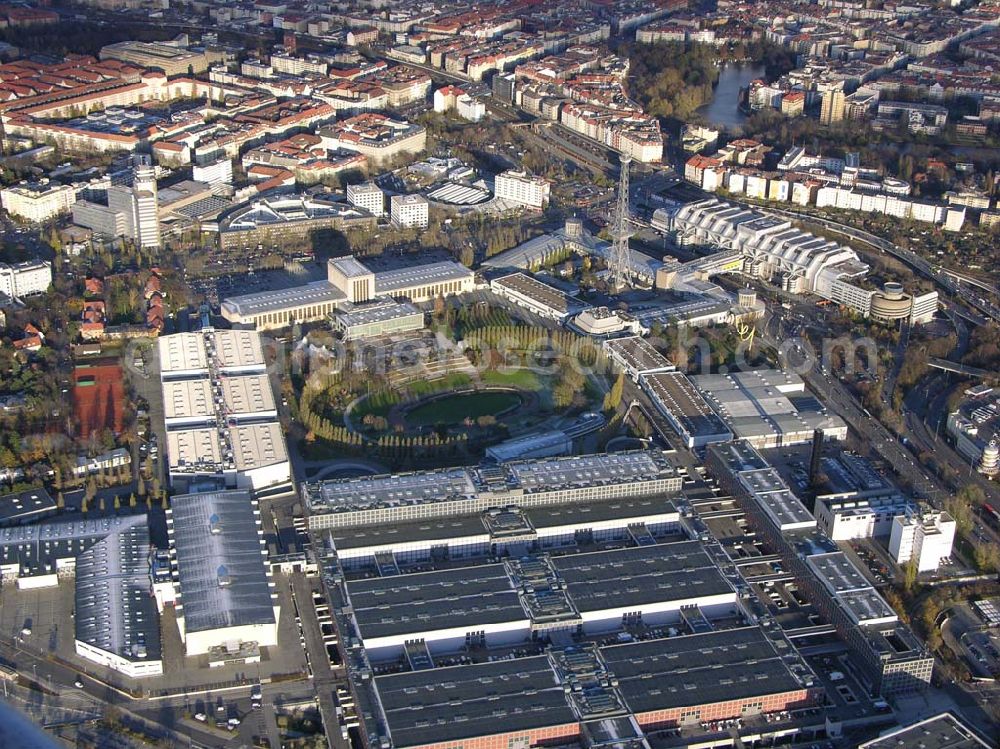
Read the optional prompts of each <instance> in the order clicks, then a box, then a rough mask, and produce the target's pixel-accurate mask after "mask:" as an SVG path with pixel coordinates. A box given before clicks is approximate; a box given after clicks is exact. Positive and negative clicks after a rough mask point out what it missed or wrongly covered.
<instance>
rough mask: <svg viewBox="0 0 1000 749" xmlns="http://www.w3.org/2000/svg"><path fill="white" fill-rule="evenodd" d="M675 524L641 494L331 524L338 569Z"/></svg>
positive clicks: (657, 532)
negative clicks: (413, 518)
mask: <svg viewBox="0 0 1000 749" xmlns="http://www.w3.org/2000/svg"><path fill="white" fill-rule="evenodd" d="M679 529H680V515H679V513H678V512H677V508H676V507H674V505H673V504H672V503H671V502H670V501H669V500H667V499H663V498H660V497H641V498H637V499H621V500H615V501H609V502H591V503H587V504H571V505H557V506H554V507H533V508H531V509H521V508H519V507H513V506H509V507H498V508H494V509H491V510H487V511H485V512H483V513H480V514H470V515H460V516H455V517H445V518H437V519H430V520H422V521H415V522H405V523H389V524H380V525H371V526H363V527H352V528H337V529H334V530H333V531H331V533H330V535H329V540H330V541H332V543H333V547H334V549H335V550H336V553H337V558H338V559H339V560H340V563H341V565H342V566H343V567H344V568H345V569H349V570H354V569H371V568H374V567H377V566H381V565H385V564H389V566H390V567H400V566H403V565H412V564H422V563H426V562H430V561H431V560H432V559H434V558H437V559H441V558H444V557H447V558H448V559H452V560H457V559H477V558H483V557H487V556H492V557H499V556H504V555H506V554H509V553H512V550H513V551H528V552H531V553H541V552H544V551H551V550H559V549H572V548H576V547H578V546H580V545H585V544H592V543H602V542H611V541H623V542H627V541H630V540H635V539H638V538H643V539H646V540H648V541H649V542H652V541H653V540H654V539H662V538H664V537H665V536H669V535H673V534H676V533H677V532H678V531H679Z"/></svg>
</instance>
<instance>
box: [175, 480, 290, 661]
mask: <svg viewBox="0 0 1000 749" xmlns="http://www.w3.org/2000/svg"><path fill="white" fill-rule="evenodd" d="M167 534H168V538H169V543H170V557H171V568H172V569H173V571H174V572H173V587H174V595H173V605H174V610H175V614H176V618H177V626H178V628H179V630H180V634H181V640H182V641H183V642H184V650H185V652H186V653H187V654H188V655H200V654H205V653H209V654H212V653H213V652H219V651H224V652H231V651H234V650H238V649H241V648H244V646H249V647H250V648H251V650H253V649H256V650H257V653H258V655H257V656H256V657H258V658H259V648H261V647H273V646H276V645H277V644H278V618H279V614H280V607H279V605H278V599H277V594H276V593H275V591H274V583H273V582H272V580H271V572H270V568H269V567H268V566H267V564H266V561H267V560H266V557H267V547H266V544H265V541H264V531H263V527H262V526H261V521H260V508H259V506H258V504H257V501H256V500H255V499H253V498H252V496H251V495H250V492H248V491H242V490H236V491H219V492H207V493H200V494H184V495H179V496H175V497H173V498H171V500H170V509H169V510H167ZM166 602H169V599H168V600H167V601H166Z"/></svg>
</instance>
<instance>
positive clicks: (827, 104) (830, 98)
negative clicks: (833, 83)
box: [819, 88, 847, 125]
mask: <svg viewBox="0 0 1000 749" xmlns="http://www.w3.org/2000/svg"><path fill="white" fill-rule="evenodd" d="M846 111H847V98H846V96H845V95H844V91H843V89H839V88H834V89H830V90H829V91H827V92H825V93H824V94H823V98H822V100H821V101H820V110H819V122H820V124H821V125H833V124H834V123H837V122H840V121H842V120H843V119H844V113H845V112H846Z"/></svg>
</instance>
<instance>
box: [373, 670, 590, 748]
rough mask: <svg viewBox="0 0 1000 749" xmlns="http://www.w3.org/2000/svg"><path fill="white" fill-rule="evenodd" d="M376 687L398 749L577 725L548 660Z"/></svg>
mask: <svg viewBox="0 0 1000 749" xmlns="http://www.w3.org/2000/svg"><path fill="white" fill-rule="evenodd" d="M375 686H376V688H377V689H378V693H379V696H380V699H381V703H382V707H383V709H384V710H385V715H386V719H387V721H388V727H389V734H390V736H391V738H392V744H393V746H394V747H396V749H406V748H407V747H415V746H422V745H424V744H434V743H438V742H444V741H462V740H463V739H470V738H474V737H477V736H488V735H491V734H494V733H497V731H498V730H503V731H505V732H506V731H528V730H530V729H532V728H541V727H545V726H558V725H563V724H575V723H576V722H577V718H576V716H575V715H574V714H573V711H572V710H570V707H569V704H568V703H567V701H566V698H565V697H564V695H563V689H562V686H561V685H560V684H558V682H557V681H556V676H555V673H554V672H553V671H552V668H551V666H550V665H549V660H548V658H546V657H545V656H535V657H531V658H518V659H516V660H512V661H498V662H494V663H482V664H476V665H469V666H455V667H451V668H438V669H432V670H430V671H411V672H408V673H402V674H392V675H389V676H378V677H376V678H375ZM501 726H502V729H501Z"/></svg>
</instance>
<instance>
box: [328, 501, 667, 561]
mask: <svg viewBox="0 0 1000 749" xmlns="http://www.w3.org/2000/svg"><path fill="white" fill-rule="evenodd" d="M521 512H522V513H523V514H524V515H525V516H526V517H527V518H528V519H529V521H530V522H531V524H532V526H533V527H534V528H535V529H536V530H544V529H545V528H553V527H561V526H567V525H580V526H585V525H586V524H588V523H599V522H606V521H608V520H621V521H622V525H625V524H627V523H629V522H634V521H639V522H641V521H642V520H643V519H645V518H647V517H650V516H653V515H661V514H665V513H676V512H677V508H676V507H675V506H674V504H673V502H671V501H670V500H668V499H663V498H660V497H643V498H638V499H622V500H614V501H607V502H593V503H590V504H583V505H581V504H566V505H555V506H553V507H532V508H528V509H524V510H521ZM331 532H332V533H333V540H334V544H335V546H336V547H337V549H340V550H344V551H346V550H348V549H360V548H364V547H369V546H380V545H383V544H396V543H406V542H420V541H434V540H438V539H441V540H442V541H454V540H456V539H462V538H469V537H472V536H483V537H487V536H488V535H489V533H488V531H487V529H486V527H485V526H484V525H483V521H482V516H481V515H479V514H472V515H456V516H454V517H448V518H429V519H427V520H419V521H414V522H407V523H384V524H379V525H366V526H360V527H356V528H335V529H333V530H332V531H331Z"/></svg>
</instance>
